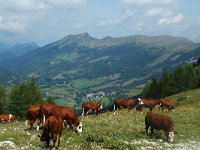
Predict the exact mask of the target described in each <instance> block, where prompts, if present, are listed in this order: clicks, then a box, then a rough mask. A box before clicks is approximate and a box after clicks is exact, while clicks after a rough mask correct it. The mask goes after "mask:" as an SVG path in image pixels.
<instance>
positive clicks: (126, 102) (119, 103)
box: [113, 98, 140, 115]
mask: <svg viewBox="0 0 200 150" xmlns="http://www.w3.org/2000/svg"><path fill="white" fill-rule="evenodd" d="M139 104H140V102H139V101H137V100H136V99H134V98H127V99H116V100H115V101H114V108H113V112H114V115H115V113H116V110H117V109H120V108H128V111H129V112H130V110H132V108H134V107H136V106H137V105H139Z"/></svg>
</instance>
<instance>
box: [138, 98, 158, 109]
mask: <svg viewBox="0 0 200 150" xmlns="http://www.w3.org/2000/svg"><path fill="white" fill-rule="evenodd" d="M137 100H138V102H139V103H140V104H141V105H142V106H143V107H144V108H149V111H152V110H153V108H154V107H155V106H156V105H158V104H159V102H160V101H159V100H157V99H140V98H138V99H137Z"/></svg>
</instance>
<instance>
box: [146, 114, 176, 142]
mask: <svg viewBox="0 0 200 150" xmlns="http://www.w3.org/2000/svg"><path fill="white" fill-rule="evenodd" d="M145 125H146V134H148V129H149V127H150V128H151V135H153V130H154V129H156V130H163V131H164V132H165V135H166V137H167V141H170V142H172V141H173V138H174V124H173V121H172V119H171V118H170V117H168V116H166V115H162V114H157V113H153V112H147V114H146V116H145Z"/></svg>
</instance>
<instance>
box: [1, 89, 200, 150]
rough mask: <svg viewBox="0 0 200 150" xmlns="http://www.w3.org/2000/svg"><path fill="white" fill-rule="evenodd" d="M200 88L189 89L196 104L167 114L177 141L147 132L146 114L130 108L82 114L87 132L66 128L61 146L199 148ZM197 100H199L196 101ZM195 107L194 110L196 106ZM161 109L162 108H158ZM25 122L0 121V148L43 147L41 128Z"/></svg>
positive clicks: (165, 112)
mask: <svg viewBox="0 0 200 150" xmlns="http://www.w3.org/2000/svg"><path fill="white" fill-rule="evenodd" d="M185 94H186V92H184V93H181V94H179V95H174V96H173V97H171V98H172V99H173V100H174V102H177V100H178V99H179V98H180V97H184V96H185ZM198 94H199V90H194V91H189V92H187V94H186V95H187V96H190V98H191V99H192V101H193V103H192V104H184V105H179V106H177V107H176V111H175V113H171V112H167V110H165V111H164V112H163V114H166V115H168V116H170V117H171V118H172V119H173V121H174V125H175V127H174V128H175V131H176V132H177V134H176V135H175V138H174V142H172V143H168V142H166V139H165V135H164V133H163V132H162V131H155V135H154V136H153V137H151V136H147V135H146V134H145V125H144V117H145V114H146V112H147V111H148V110H147V109H144V110H143V113H144V114H143V115H142V114H140V113H137V112H136V111H135V109H134V110H133V111H132V113H128V110H127V109H122V110H119V111H117V114H116V115H113V112H105V113H101V114H99V116H96V115H89V116H87V117H85V116H84V117H83V116H80V117H79V118H80V120H81V121H82V123H83V132H82V133H81V134H78V133H75V132H73V131H71V130H69V129H65V130H64V131H63V135H62V138H61V147H60V149H84V150H85V149H94V150H98V149H181V150H182V149H198V148H199V147H200V142H199V141H200V122H199V120H200V109H199V107H200V103H199V98H198V97H197V95H198ZM195 101H196V102H195ZM192 108H193V109H192ZM153 111H154V112H158V113H162V112H159V111H158V107H156V108H154V110H153ZM24 129H25V124H24V121H22V122H16V123H8V124H0V149H40V147H39V138H38V137H37V135H38V134H39V133H41V131H39V132H37V131H35V130H24ZM51 145H52V143H51Z"/></svg>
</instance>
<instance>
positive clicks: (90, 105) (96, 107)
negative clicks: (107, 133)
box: [82, 102, 102, 116]
mask: <svg viewBox="0 0 200 150" xmlns="http://www.w3.org/2000/svg"><path fill="white" fill-rule="evenodd" d="M101 109H102V105H101V104H99V103H98V102H84V103H83V104H82V110H83V112H82V116H83V115H84V116H86V115H88V113H89V111H90V110H91V111H94V112H95V114H96V115H98V113H99V111H100V110H101Z"/></svg>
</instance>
